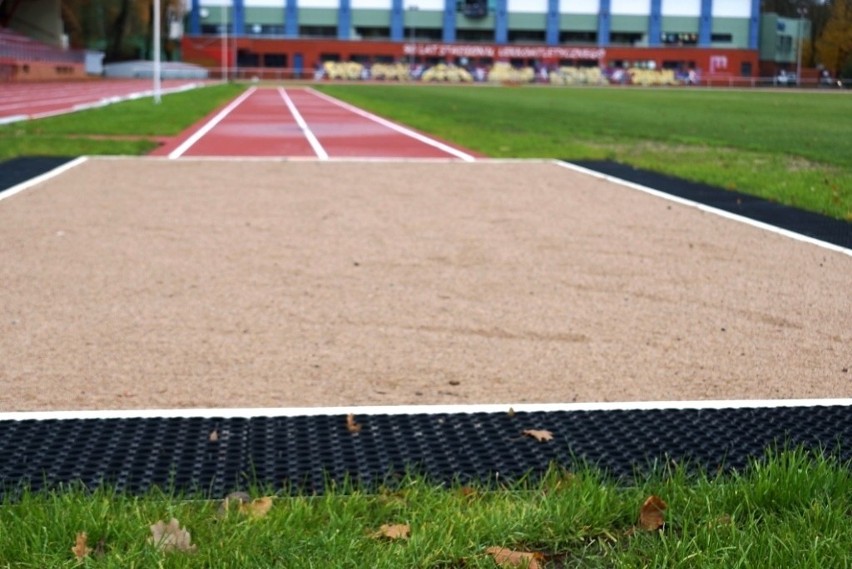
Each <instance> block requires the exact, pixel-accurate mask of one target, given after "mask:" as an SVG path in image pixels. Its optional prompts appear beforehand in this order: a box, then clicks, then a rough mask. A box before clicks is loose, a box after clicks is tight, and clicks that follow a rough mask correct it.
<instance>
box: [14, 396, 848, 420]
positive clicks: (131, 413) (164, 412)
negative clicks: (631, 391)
mask: <svg viewBox="0 0 852 569" xmlns="http://www.w3.org/2000/svg"><path fill="white" fill-rule="evenodd" d="M850 405H852V399H754V400H752V399H745V400H732V401H633V402H622V403H538V404H536V403H524V404H508V403H505V404H503V403H501V404H488V405H398V406H362V407H359V406H352V407H266V408H264V407H258V408H244V409H225V408H223V409H127V410H104V411H95V410H92V411H22V412H6V413H0V421H32V420H35V421H45V420H51V419H155V418H204V417H215V418H223V419H229V418H245V419H248V418H251V417H312V416H319V415H347V414H349V413H352V414H354V415H443V414H460V413H506V412H508V411H509V409H512V410H513V411H515V412H516V413H536V412H546V413H550V412H556V411H657V410H679V409H776V408H782V407H848V406H850Z"/></svg>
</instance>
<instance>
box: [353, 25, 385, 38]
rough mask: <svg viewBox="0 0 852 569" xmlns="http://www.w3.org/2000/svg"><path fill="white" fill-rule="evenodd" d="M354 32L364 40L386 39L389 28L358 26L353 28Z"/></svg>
mask: <svg viewBox="0 0 852 569" xmlns="http://www.w3.org/2000/svg"><path fill="white" fill-rule="evenodd" d="M355 33H356V34H358V36H359V37H360V38H361V39H365V40H377V39H378V40H386V39H388V38H389V37H390V28H388V27H377V26H376V27H369V26H358V27H356V28H355Z"/></svg>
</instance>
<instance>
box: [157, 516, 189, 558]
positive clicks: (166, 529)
mask: <svg viewBox="0 0 852 569" xmlns="http://www.w3.org/2000/svg"><path fill="white" fill-rule="evenodd" d="M148 541H149V542H150V543H153V544H154V545H155V546H156V547H157V548H158V549H161V550H163V551H185V552H193V551H195V550H196V547H195V545H193V544H192V536H191V535H190V534H189V532H188V531H187V530H186V529H185V528H183V529H182V528H181V527H180V522H178V521H177V520H176V519H175V518H172V519H171V521H170V522H169V523H168V524H167V523H165V522H163V521H162V520H161V521H159V522H157V523H156V524H154V525H152V526H151V537H150V538H148Z"/></svg>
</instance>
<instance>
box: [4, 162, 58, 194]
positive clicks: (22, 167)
mask: <svg viewBox="0 0 852 569" xmlns="http://www.w3.org/2000/svg"><path fill="white" fill-rule="evenodd" d="M71 160H74V157H68V156H35V157H22V158H12V159H11V160H6V161H5V162H0V192H2V191H3V190H8V189H9V188H11V187H12V186H17V185H18V184H20V183H22V182H26V181H27V180H30V179H32V178H35V177H36V176H40V175H41V174H44V173H45V172H49V171H50V170H53V169H54V168H58V167H59V166H62V165H63V164H65V163H66V162H70V161H71Z"/></svg>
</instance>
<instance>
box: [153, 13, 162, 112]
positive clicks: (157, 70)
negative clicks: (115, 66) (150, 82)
mask: <svg viewBox="0 0 852 569" xmlns="http://www.w3.org/2000/svg"><path fill="white" fill-rule="evenodd" d="M152 25H153V26H154V103H155V104H157V105H159V104H160V91H161V90H162V86H161V84H160V0H154V21H153V23H152Z"/></svg>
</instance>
